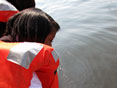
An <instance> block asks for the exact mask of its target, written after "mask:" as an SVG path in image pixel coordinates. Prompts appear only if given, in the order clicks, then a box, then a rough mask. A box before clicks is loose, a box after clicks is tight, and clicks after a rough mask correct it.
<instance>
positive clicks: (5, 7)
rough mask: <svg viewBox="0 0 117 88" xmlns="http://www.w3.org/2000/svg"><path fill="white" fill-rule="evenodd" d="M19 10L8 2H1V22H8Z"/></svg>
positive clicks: (3, 0)
mask: <svg viewBox="0 0 117 88" xmlns="http://www.w3.org/2000/svg"><path fill="white" fill-rule="evenodd" d="M17 12H18V10H17V9H16V8H15V7H14V6H13V5H11V4H10V3H9V2H7V1H6V0H0V22H7V21H8V19H9V17H11V16H13V15H14V14H16V13H17Z"/></svg>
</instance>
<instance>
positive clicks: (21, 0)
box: [6, 0, 35, 11]
mask: <svg viewBox="0 0 117 88" xmlns="http://www.w3.org/2000/svg"><path fill="white" fill-rule="evenodd" d="M6 1H8V2H10V3H11V4H12V5H14V6H15V7H16V8H17V9H18V10H19V11H21V10H24V9H26V8H31V7H35V0H6Z"/></svg>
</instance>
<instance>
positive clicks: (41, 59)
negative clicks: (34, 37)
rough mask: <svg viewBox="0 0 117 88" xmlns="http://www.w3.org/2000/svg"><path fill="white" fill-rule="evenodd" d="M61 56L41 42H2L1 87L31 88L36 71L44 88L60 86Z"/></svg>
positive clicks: (0, 56)
mask: <svg viewBox="0 0 117 88" xmlns="http://www.w3.org/2000/svg"><path fill="white" fill-rule="evenodd" d="M58 66H59V58H58V56H57V54H56V53H55V50H54V49H53V48H52V47H50V46H47V45H44V44H39V43H28V42H24V43H5V42H0V88H29V86H30V82H31V79H32V74H33V72H36V74H37V76H38V77H39V79H40V81H41V83H42V87H43V88H58V75H57V72H56V71H57V68H58Z"/></svg>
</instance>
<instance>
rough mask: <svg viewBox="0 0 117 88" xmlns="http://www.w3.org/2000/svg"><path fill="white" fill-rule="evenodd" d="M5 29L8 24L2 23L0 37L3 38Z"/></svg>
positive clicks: (0, 23)
mask: <svg viewBox="0 0 117 88" xmlns="http://www.w3.org/2000/svg"><path fill="white" fill-rule="evenodd" d="M5 29H6V22H0V37H2V36H3V33H4V32H5Z"/></svg>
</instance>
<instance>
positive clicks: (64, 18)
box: [37, 0, 117, 88]
mask: <svg viewBox="0 0 117 88" xmlns="http://www.w3.org/2000/svg"><path fill="white" fill-rule="evenodd" d="M37 7H39V8H41V9H43V10H44V11H46V12H47V13H49V14H50V15H51V16H52V17H53V18H54V19H55V20H57V22H58V23H59V24H60V25H61V30H60V31H59V32H58V33H57V36H56V38H55V40H54V43H53V46H54V47H55V49H56V50H57V52H58V54H59V56H60V58H61V59H60V60H61V65H60V68H59V70H58V72H59V81H60V88H117V83H116V82H117V70H116V69H117V1H116V0H51V1H50V0H37Z"/></svg>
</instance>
